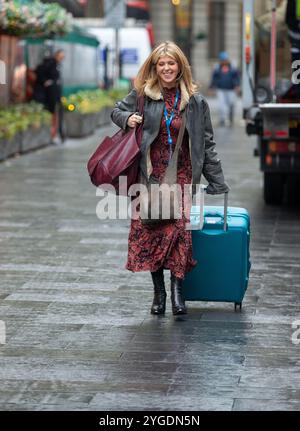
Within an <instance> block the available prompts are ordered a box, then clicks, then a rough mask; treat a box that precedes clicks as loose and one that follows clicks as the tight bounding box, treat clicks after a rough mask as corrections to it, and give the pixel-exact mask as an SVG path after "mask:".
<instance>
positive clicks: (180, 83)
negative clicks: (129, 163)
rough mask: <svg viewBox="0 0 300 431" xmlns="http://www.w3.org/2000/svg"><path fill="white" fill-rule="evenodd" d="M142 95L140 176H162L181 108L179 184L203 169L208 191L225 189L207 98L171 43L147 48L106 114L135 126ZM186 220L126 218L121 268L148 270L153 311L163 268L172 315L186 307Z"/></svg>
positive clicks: (161, 296) (160, 303)
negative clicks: (150, 221)
mask: <svg viewBox="0 0 300 431" xmlns="http://www.w3.org/2000/svg"><path fill="white" fill-rule="evenodd" d="M141 96H142V97H144V113H143V116H144V119H143V137H142V143H141V153H142V157H141V162H140V178H141V177H142V176H143V178H144V179H146V181H148V180H149V178H150V176H151V177H152V178H155V179H156V180H158V181H161V180H162V179H163V177H164V174H165V172H166V169H167V166H168V163H169V160H170V154H173V152H174V149H175V146H176V139H177V136H178V134H179V130H180V126H181V122H182V115H183V112H184V111H185V113H186V128H185V133H184V137H183V141H182V145H181V149H180V152H179V158H178V166H177V183H178V184H179V185H180V186H181V187H182V189H183V187H184V185H185V184H193V185H197V184H200V179H201V175H202V174H203V175H204V177H205V178H206V180H207V181H208V183H209V185H208V188H207V193H211V194H218V193H224V192H226V191H228V186H227V185H226V183H225V182H224V176H223V172H222V168H221V163H220V160H219V159H218V158H217V153H216V151H215V142H214V140H213V130H212V125H211V120H210V114H209V108H208V105H207V102H206V100H205V99H204V98H203V96H202V95H201V94H200V93H199V92H198V90H197V87H196V85H195V84H194V83H193V80H192V75H191V69H190V65H189V63H188V61H187V58H186V57H185V55H184V53H183V52H182V51H181V49H180V48H179V47H178V46H177V45H176V44H174V43H173V42H165V43H162V44H160V45H159V46H158V47H157V48H155V49H154V50H153V51H152V53H151V54H150V56H149V57H148V59H147V60H146V61H145V63H144V64H143V66H142V67H141V69H140V71H139V73H138V75H137V77H136V79H135V83H134V89H133V90H132V91H131V92H130V93H129V94H128V95H127V96H126V97H125V98H124V99H123V100H122V101H120V102H117V103H116V107H115V108H114V109H113V111H112V115H111V117H112V120H113V122H114V123H115V124H117V125H118V126H119V127H121V128H123V129H124V130H125V129H126V128H127V127H137V126H138V125H139V124H140V123H141V121H142V117H141V116H140V115H138V112H137V110H138V100H139V97H141ZM183 205H186V203H185V202H183ZM188 221H189V217H188V214H187V212H186V211H184V215H183V216H182V218H180V219H176V220H172V221H170V222H167V223H166V222H165V221H163V222H162V223H158V224H155V225H153V226H152V225H145V224H143V223H142V221H141V219H140V218H137V219H132V220H131V228H130V233H129V238H128V241H129V243H128V260H127V265H126V268H127V269H128V270H131V271H133V272H136V271H150V272H151V276H152V280H153V287H154V299H153V303H152V307H151V313H152V314H164V313H165V308H166V297H167V293H166V289H165V283H164V269H168V270H170V272H171V303H172V312H173V314H174V315H178V314H185V313H186V312H187V309H186V306H185V302H184V295H183V292H182V281H183V279H184V276H185V274H186V272H188V271H190V270H192V269H193V267H194V266H195V265H196V264H197V262H196V261H195V260H194V259H193V256H192V239H191V231H190V230H186V228H185V226H186V223H187V222H188Z"/></svg>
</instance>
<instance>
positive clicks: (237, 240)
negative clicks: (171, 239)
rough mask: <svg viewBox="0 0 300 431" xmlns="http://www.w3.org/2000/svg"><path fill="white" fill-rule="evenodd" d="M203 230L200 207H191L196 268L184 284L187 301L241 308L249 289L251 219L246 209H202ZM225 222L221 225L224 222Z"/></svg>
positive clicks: (225, 206) (209, 207) (226, 207)
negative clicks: (216, 303) (213, 302)
mask: <svg viewBox="0 0 300 431" xmlns="http://www.w3.org/2000/svg"><path fill="white" fill-rule="evenodd" d="M202 216H203V227H202V229H198V226H199V223H200V218H201V216H200V206H193V207H192V208H191V216H190V229H191V230H192V246H193V257H194V258H195V259H196V260H197V261H198V264H197V266H196V267H195V268H194V269H193V270H192V271H191V272H188V273H187V274H186V277H185V279H184V282H183V293H184V298H185V300H187V301H221V302H233V303H234V308H235V310H236V309H237V307H239V308H240V309H241V308H242V301H243V298H244V295H245V292H246V289H247V286H248V280H249V272H250V267H251V261H250V217H249V214H248V211H247V210H246V209H245V208H237V207H228V206H227V194H225V199H224V207H221V206H204V211H203V212H202ZM225 218H226V219H227V223H224V219H225Z"/></svg>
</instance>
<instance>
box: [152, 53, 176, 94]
mask: <svg viewBox="0 0 300 431" xmlns="http://www.w3.org/2000/svg"><path fill="white" fill-rule="evenodd" d="M178 72H179V67H178V63H177V61H176V60H174V58H173V57H169V56H168V55H165V56H162V57H160V58H159V60H158V62H157V63H156V73H157V75H158V78H159V80H160V82H161V84H162V86H163V87H167V88H172V87H174V86H175V84H176V77H177V75H178Z"/></svg>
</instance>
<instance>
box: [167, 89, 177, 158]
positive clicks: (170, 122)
mask: <svg viewBox="0 0 300 431" xmlns="http://www.w3.org/2000/svg"><path fill="white" fill-rule="evenodd" d="M178 99H179V90H178V88H177V90H176V97H175V102H174V106H173V108H172V112H171V114H170V116H169V115H168V111H167V108H166V105H165V106H164V116H165V120H166V127H167V133H168V144H169V148H170V159H171V154H172V144H173V139H172V136H171V124H172V121H173V118H174V111H175V109H176V106H177V103H178Z"/></svg>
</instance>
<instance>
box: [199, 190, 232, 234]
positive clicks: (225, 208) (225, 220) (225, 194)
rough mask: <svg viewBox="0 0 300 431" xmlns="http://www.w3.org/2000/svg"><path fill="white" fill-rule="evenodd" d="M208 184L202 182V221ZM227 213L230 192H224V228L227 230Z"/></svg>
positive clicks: (202, 219) (201, 219)
mask: <svg viewBox="0 0 300 431" xmlns="http://www.w3.org/2000/svg"><path fill="white" fill-rule="evenodd" d="M206 189H207V186H206V185H204V184H200V221H204V194H205V192H206ZM227 213H228V192H226V193H224V218H223V230H224V231H226V230H227Z"/></svg>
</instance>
